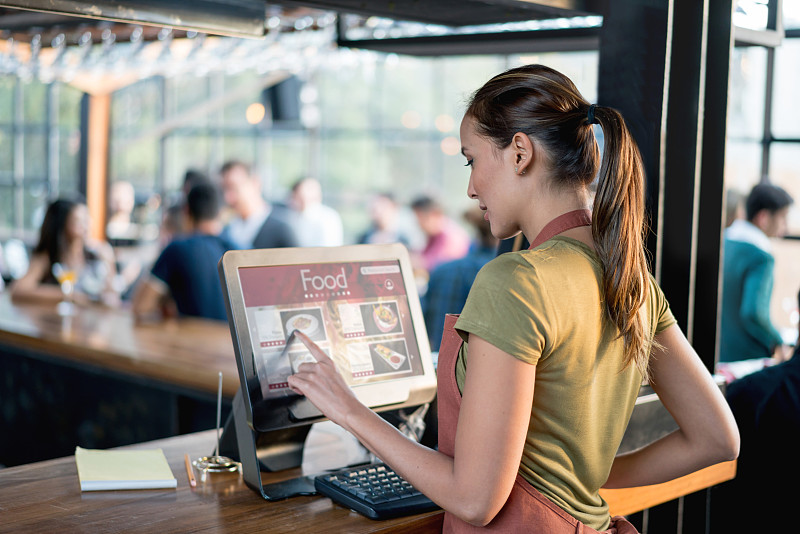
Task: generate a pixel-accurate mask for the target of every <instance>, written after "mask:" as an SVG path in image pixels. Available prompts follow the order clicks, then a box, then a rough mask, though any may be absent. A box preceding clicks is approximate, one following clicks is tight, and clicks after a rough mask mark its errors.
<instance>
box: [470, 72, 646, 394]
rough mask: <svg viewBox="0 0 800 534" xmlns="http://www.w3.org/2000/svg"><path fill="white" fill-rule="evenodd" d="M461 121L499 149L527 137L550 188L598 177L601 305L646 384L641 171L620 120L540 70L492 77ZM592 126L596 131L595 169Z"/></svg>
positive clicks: (595, 224)
mask: <svg viewBox="0 0 800 534" xmlns="http://www.w3.org/2000/svg"><path fill="white" fill-rule="evenodd" d="M466 115H467V116H469V117H471V118H472V119H473V120H474V124H475V128H476V131H477V133H478V134H479V135H481V136H483V137H485V138H486V139H488V140H490V141H491V142H492V143H493V144H494V146H496V147H497V148H499V149H502V148H505V147H507V146H508V145H509V144H510V143H511V140H512V138H513V136H514V134H515V133H517V132H522V133H525V134H526V135H528V137H530V138H531V139H532V140H533V141H534V142H535V143H536V144H537V145H538V146H540V147H542V148H543V149H544V152H545V153H546V158H547V165H548V171H549V173H550V179H551V181H552V183H553V185H554V186H556V187H573V188H577V187H588V186H590V185H591V184H592V181H593V180H594V178H595V176H597V178H598V180H597V191H596V194H595V198H594V207H593V214H592V236H593V239H594V244H595V248H596V250H597V254H598V256H599V258H600V262H601V264H602V267H603V275H602V292H603V301H604V303H605V308H606V311H607V313H608V315H609V317H610V318H611V321H612V322H613V323H614V324H615V325H616V326H617V328H618V329H619V332H620V336H621V337H622V338H623V340H624V342H625V363H626V366H627V365H629V364H631V363H634V364H635V365H636V366H637V368H638V369H639V371H640V372H641V373H642V375H643V376H644V377H645V378H647V376H648V372H647V363H648V360H649V352H650V348H651V343H652V340H651V339H650V336H649V333H648V332H647V326H646V324H645V318H644V316H643V314H642V313H640V311H641V308H642V305H643V304H644V302H645V299H646V296H647V292H648V284H649V276H648V268H647V257H646V255H645V249H644V232H645V226H646V225H645V215H644V168H643V165H642V158H641V155H640V154H639V149H638V147H637V146H636V143H635V142H634V140H633V138H632V137H631V134H630V132H629V131H628V128H627V126H626V124H625V121H624V119H623V118H622V115H620V113H619V112H617V111H616V110H614V109H611V108H607V107H601V106H591V107H590V105H589V103H588V102H587V101H586V100H585V99H584V98H583V96H581V94H580V92H579V91H578V89H577V87H575V84H573V83H572V81H571V80H570V79H569V78H567V77H566V76H564V75H563V74H561V73H559V72H557V71H555V70H553V69H551V68H549V67H545V66H543V65H527V66H523V67H517V68H514V69H511V70H508V71H506V72H504V73H502V74H499V75H497V76H495V77H494V78H492V79H491V80H489V81H488V82H487V83H486V84H485V85H484V86H483V87H481V88H480V89H478V91H476V92H475V94H474V95H473V96H472V98H471V99H470V102H469V105H468V107H467V111H466ZM592 119H594V120H592ZM593 122H596V123H598V124H600V126H601V127H602V128H603V134H604V140H605V146H604V150H603V157H602V161H600V151H599V149H598V146H597V140H596V139H595V136H594V130H593V129H592V126H591V124H592V123H593ZM598 167H599V174H598ZM530 237H532V236H530Z"/></svg>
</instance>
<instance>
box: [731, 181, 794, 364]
mask: <svg viewBox="0 0 800 534" xmlns="http://www.w3.org/2000/svg"><path fill="white" fill-rule="evenodd" d="M791 203H792V198H791V197H790V196H789V194H788V193H787V192H786V191H784V190H783V189H781V188H780V187H778V186H775V185H770V184H759V185H756V186H755V187H754V188H753V189H752V191H751V192H750V194H749V195H748V197H747V201H746V204H745V211H746V214H745V215H746V219H738V220H736V221H734V222H733V223H732V224H731V225H730V227H729V228H728V229H727V230H725V249H724V251H725V254H724V260H723V279H722V329H721V335H720V361H721V362H738V361H743V360H753V359H758V358H770V357H771V356H772V355H773V354H774V353H776V349H779V350H778V352H779V353H782V352H783V346H782V340H781V336H780V334H779V332H778V331H777V330H776V328H775V327H774V326H773V325H772V322H771V320H770V316H769V313H770V299H771V295H772V286H773V266H774V263H775V258H774V257H773V256H772V252H771V248H772V247H771V244H770V238H772V237H780V236H783V235H785V233H786V217H787V212H788V210H789V206H790V205H791ZM781 355H782V354H781Z"/></svg>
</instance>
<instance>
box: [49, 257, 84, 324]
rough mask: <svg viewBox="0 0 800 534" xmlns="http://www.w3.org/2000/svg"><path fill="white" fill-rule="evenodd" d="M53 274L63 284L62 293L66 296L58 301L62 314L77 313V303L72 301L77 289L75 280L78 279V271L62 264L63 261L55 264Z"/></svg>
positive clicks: (59, 312) (58, 307)
mask: <svg viewBox="0 0 800 534" xmlns="http://www.w3.org/2000/svg"><path fill="white" fill-rule="evenodd" d="M53 276H55V277H56V280H57V281H58V284H59V285H60V286H61V293H63V295H64V298H63V299H62V300H61V302H59V303H58V306H57V308H56V309H57V310H58V314H59V315H61V316H71V315H75V304H74V302H73V301H72V294H73V292H74V291H75V282H76V281H77V279H78V273H76V272H75V270H74V269H70V268H69V267H67V266H65V265H62V264H61V263H54V264H53Z"/></svg>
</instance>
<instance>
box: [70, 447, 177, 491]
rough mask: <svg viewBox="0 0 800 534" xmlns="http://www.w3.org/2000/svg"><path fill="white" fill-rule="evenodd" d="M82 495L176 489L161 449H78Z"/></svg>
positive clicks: (76, 453) (76, 459)
mask: <svg viewBox="0 0 800 534" xmlns="http://www.w3.org/2000/svg"><path fill="white" fill-rule="evenodd" d="M75 463H76V464H77V465H78V478H79V479H80V482H81V491H99V490H116V489H159V488H175V487H177V486H178V481H177V480H176V479H175V476H173V474H172V470H171V469H170V468H169V464H168V463H167V458H166V457H165V456H164V451H162V450H161V449H148V450H123V451H117V450H113V451H106V450H97V449H83V448H81V447H75Z"/></svg>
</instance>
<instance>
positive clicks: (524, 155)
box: [511, 132, 533, 174]
mask: <svg viewBox="0 0 800 534" xmlns="http://www.w3.org/2000/svg"><path fill="white" fill-rule="evenodd" d="M511 148H512V154H513V157H514V172H515V173H516V174H525V172H526V171H528V170H530V169H533V143H532V142H531V138H530V137H528V136H527V134H524V133H522V132H517V133H515V134H514V137H513V138H512V139H511Z"/></svg>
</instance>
